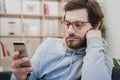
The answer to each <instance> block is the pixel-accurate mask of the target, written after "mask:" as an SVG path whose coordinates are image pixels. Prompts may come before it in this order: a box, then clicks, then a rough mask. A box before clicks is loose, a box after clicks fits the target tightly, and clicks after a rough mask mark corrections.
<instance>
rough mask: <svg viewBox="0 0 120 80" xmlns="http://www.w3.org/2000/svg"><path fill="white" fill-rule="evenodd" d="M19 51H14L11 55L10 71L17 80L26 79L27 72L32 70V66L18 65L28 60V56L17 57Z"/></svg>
mask: <svg viewBox="0 0 120 80" xmlns="http://www.w3.org/2000/svg"><path fill="white" fill-rule="evenodd" d="M19 55H20V53H19V52H18V51H16V52H15V53H14V55H13V57H12V58H13V63H12V68H11V71H12V72H13V73H14V75H15V77H16V78H17V80H26V78H27V74H28V73H30V72H32V67H20V64H22V63H24V62H27V61H29V58H28V57H23V58H19Z"/></svg>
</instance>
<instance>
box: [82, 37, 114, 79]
mask: <svg viewBox="0 0 120 80" xmlns="http://www.w3.org/2000/svg"><path fill="white" fill-rule="evenodd" d="M106 47H107V45H106V44H105V41H103V40H102V39H100V38H89V39H88V40H87V49H86V55H85V57H84V60H83V67H82V75H81V76H82V80H111V74H112V69H113V62H112V58H111V57H110V55H109V54H108V51H107V48H106Z"/></svg>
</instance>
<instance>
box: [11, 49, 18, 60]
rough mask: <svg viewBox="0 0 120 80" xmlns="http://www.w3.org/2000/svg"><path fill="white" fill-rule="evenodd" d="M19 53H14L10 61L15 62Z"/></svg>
mask: <svg viewBox="0 0 120 80" xmlns="http://www.w3.org/2000/svg"><path fill="white" fill-rule="evenodd" d="M19 55H20V53H19V52H18V51H16V52H14V54H13V56H12V59H13V60H15V59H17V58H18V57H19Z"/></svg>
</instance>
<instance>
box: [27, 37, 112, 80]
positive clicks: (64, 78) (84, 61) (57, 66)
mask: <svg viewBox="0 0 120 80" xmlns="http://www.w3.org/2000/svg"><path fill="white" fill-rule="evenodd" d="M105 47H106V43H105V41H104V40H102V39H99V38H89V39H88V40H87V48H85V47H81V48H79V49H70V48H67V46H66V44H65V41H64V39H58V38H47V39H46V40H45V41H44V42H43V43H42V44H41V45H40V46H39V48H38V49H37V51H36V53H35V55H34V56H33V58H32V59H31V64H32V67H33V72H31V75H30V76H29V77H28V80H76V79H77V78H78V77H80V76H82V78H81V80H111V74H112V73H111V72H112V68H113V63H112V58H111V57H110V56H109V54H108V52H107V50H106V48H105Z"/></svg>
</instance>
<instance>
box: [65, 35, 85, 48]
mask: <svg viewBox="0 0 120 80" xmlns="http://www.w3.org/2000/svg"><path fill="white" fill-rule="evenodd" d="M65 41H66V45H67V47H69V48H71V49H78V48H80V47H82V46H85V44H86V39H85V38H82V37H80V36H76V35H75V34H69V35H68V36H66V37H65Z"/></svg>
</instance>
